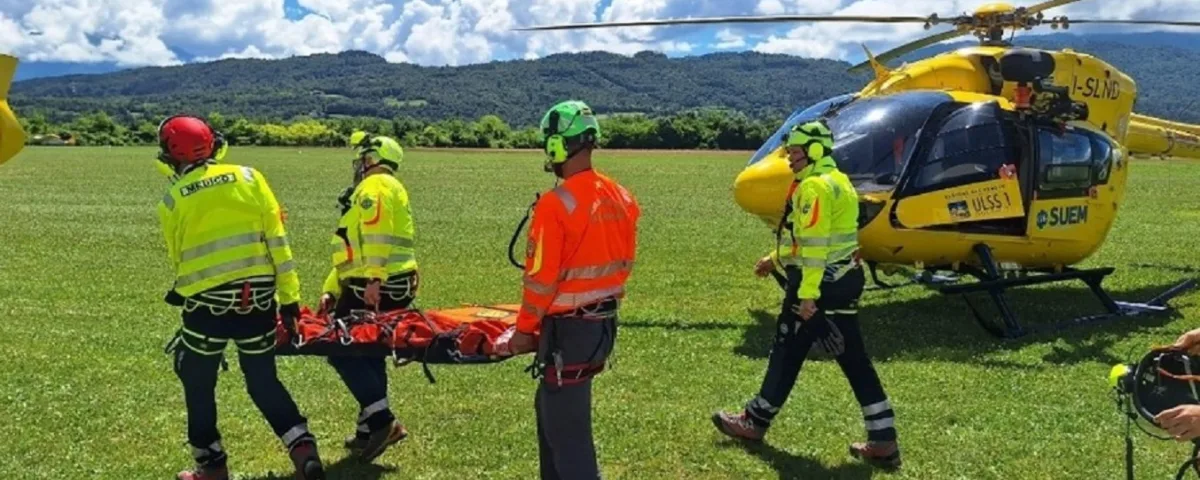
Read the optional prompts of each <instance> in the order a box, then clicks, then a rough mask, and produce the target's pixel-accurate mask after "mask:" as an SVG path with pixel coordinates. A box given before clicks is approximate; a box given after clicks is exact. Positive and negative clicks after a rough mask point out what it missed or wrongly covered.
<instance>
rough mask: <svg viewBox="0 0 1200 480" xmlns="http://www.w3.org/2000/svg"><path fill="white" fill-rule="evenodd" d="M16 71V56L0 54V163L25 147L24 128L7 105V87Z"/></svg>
mask: <svg viewBox="0 0 1200 480" xmlns="http://www.w3.org/2000/svg"><path fill="white" fill-rule="evenodd" d="M16 73H17V58H16V57H13V56H11V55H3V54H0V165H3V164H4V163H5V162H8V161H9V160H12V158H13V157H15V156H17V154H18V153H21V150H22V149H23V148H25V129H24V128H21V123H20V122H18V121H17V116H16V115H15V114H13V111H12V109H10V108H9V107H8V88H9V87H11V86H12V81H13V76H15V75H16Z"/></svg>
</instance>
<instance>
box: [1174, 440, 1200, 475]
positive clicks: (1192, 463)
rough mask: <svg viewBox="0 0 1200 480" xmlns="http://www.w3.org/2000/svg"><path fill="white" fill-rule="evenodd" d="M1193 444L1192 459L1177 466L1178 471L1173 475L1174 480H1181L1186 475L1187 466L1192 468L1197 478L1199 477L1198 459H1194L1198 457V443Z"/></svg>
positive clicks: (1199, 451) (1199, 465) (1199, 446)
mask: <svg viewBox="0 0 1200 480" xmlns="http://www.w3.org/2000/svg"><path fill="white" fill-rule="evenodd" d="M1193 443H1194V444H1195V446H1193V447H1192V457H1191V458H1189V459H1188V460H1187V461H1186V462H1183V465H1180V466H1179V471H1178V472H1176V473H1175V480H1183V475H1184V474H1186V473H1187V470H1188V467H1189V466H1190V467H1192V470H1194V471H1195V472H1196V475H1197V476H1200V458H1197V457H1196V456H1197V455H1200V442H1193Z"/></svg>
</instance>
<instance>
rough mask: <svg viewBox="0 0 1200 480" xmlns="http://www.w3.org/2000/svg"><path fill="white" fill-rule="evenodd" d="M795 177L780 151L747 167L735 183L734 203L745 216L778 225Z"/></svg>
mask: <svg viewBox="0 0 1200 480" xmlns="http://www.w3.org/2000/svg"><path fill="white" fill-rule="evenodd" d="M793 178H794V175H793V173H792V169H791V167H790V166H788V161H787V157H786V156H785V155H784V154H783V150H782V149H779V150H776V151H774V152H771V154H769V155H767V156H765V157H764V158H763V159H762V160H759V161H758V162H755V163H754V164H753V165H750V166H748V167H746V169H745V170H742V173H740V174H738V176H737V179H735V180H734V181H733V199H734V201H735V202H737V204H738V206H739V207H741V208H742V210H745V211H746V213H749V214H751V215H755V216H758V217H759V218H761V219H762V220H763V221H764V222H766V223H767V224H768V225H772V226H774V225H776V224H778V223H779V218H780V217H781V216H782V215H783V208H784V204H785V203H786V202H787V193H788V187H790V186H791V184H792V179H793Z"/></svg>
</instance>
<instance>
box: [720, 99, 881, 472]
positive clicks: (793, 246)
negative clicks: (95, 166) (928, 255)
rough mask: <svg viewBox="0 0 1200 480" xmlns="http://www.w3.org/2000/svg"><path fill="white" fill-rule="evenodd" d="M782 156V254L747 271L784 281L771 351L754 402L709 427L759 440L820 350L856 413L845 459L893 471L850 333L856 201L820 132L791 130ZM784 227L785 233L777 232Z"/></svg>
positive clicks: (871, 384) (859, 285)
mask: <svg viewBox="0 0 1200 480" xmlns="http://www.w3.org/2000/svg"><path fill="white" fill-rule="evenodd" d="M786 148H787V152H788V157H789V160H790V163H791V168H792V171H793V172H794V173H795V175H796V177H795V178H796V180H795V181H794V182H793V184H792V188H793V190H794V192H795V195H794V197H793V199H792V200H789V202H790V203H789V205H788V208H787V209H786V213H785V214H784V218H783V219H781V224H780V231H779V234H780V235H782V234H783V232H784V231H785V230H786V232H787V235H788V236H789V237H790V242H789V243H790V245H787V246H780V247H779V248H777V249H775V250H774V251H772V252H771V254H770V255H768V256H767V257H764V258H762V259H761V260H759V261H758V264H757V265H755V273H756V274H757V275H759V276H765V275H766V274H767V273H769V272H770V271H771V270H772V268H773V264H774V263H775V262H779V263H780V264H782V265H783V267H784V271H785V272H786V273H787V284H786V291H785V296H784V301H783V308H782V311H781V312H780V314H779V317H778V320H777V329H776V333H775V344H774V347H773V348H772V349H771V355H770V360H769V362H768V365H767V373H766V377H765V378H764V379H763V383H762V387H761V389H760V390H759V393H758V395H757V396H755V397H754V399H752V400H751V401H750V402H749V403H748V404H747V405H746V406H745V408H744V410H743V411H742V412H741V413H738V414H733V413H727V412H718V413H716V414H714V415H713V417H712V421H713V423H714V424H715V425H716V427H717V429H719V430H720V431H721V432H722V433H725V434H726V435H729V436H731V437H735V438H742V439H748V440H755V441H758V440H762V438H763V436H764V435H765V434H766V432H767V429H768V428H769V427H770V426H771V422H772V420H773V419H774V418H775V416H776V415H778V413H779V410H780V409H781V408H782V407H783V404H784V402H785V401H786V400H787V398H788V396H789V395H790V394H791V391H792V387H793V386H794V385H795V383H796V377H797V376H798V375H799V373H800V369H801V367H802V366H803V364H804V360H805V358H806V357H807V356H808V353H809V350H810V349H811V348H812V346H813V344H814V342H821V345H822V346H823V347H824V349H825V350H826V351H827V352H829V353H830V354H833V355H835V356H836V358H837V362H838V365H839V366H840V367H841V368H842V372H843V373H844V374H845V375H846V378H847V380H849V381H850V386H851V388H852V389H853V390H854V396H855V398H856V399H857V400H858V403H859V404H860V406H861V407H862V415H863V422H864V424H865V426H866V430H867V440H868V441H867V442H866V443H853V444H851V445H850V453H851V454H852V455H854V456H855V457H859V458H863V459H864V460H866V461H868V462H869V463H871V464H874V465H877V466H880V467H884V468H888V469H891V468H896V467H899V466H900V450H899V448H898V446H897V443H896V429H895V426H894V423H893V422H894V413H893V411H892V407H891V404H890V403H889V402H888V398H887V395H886V394H885V393H884V390H883V385H882V384H881V382H880V380H879V377H878V375H877V374H876V372H875V368H874V366H873V365H872V364H871V360H870V358H869V357H867V352H866V347H865V345H864V344H863V339H862V334H861V332H860V330H859V324H858V300H859V297H860V296H861V295H862V292H863V286H864V284H865V276H864V274H863V269H862V265H861V262H860V260H859V257H858V240H857V232H858V194H857V192H856V191H855V189H854V186H853V185H852V184H851V183H850V180H849V178H848V177H846V175H845V174H843V173H842V172H841V171H839V170H838V168H837V164H836V162H835V161H834V159H833V157H832V156H831V154H832V153H833V134H832V132H830V130H829V127H828V126H827V125H826V124H825V123H824V122H821V121H813V122H808V123H804V124H801V125H798V126H796V127H794V128H793V129H792V131H791V132H790V133H789V135H788V137H787V140H786ZM794 205H799V208H798V209H793V208H792V207H793V206H794ZM789 217H790V218H789ZM786 223H790V226H789V227H788V228H787V229H784V228H783V227H784V224H786Z"/></svg>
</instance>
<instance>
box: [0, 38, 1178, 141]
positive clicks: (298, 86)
mask: <svg viewBox="0 0 1200 480" xmlns="http://www.w3.org/2000/svg"><path fill="white" fill-rule="evenodd" d="M1189 37H1192V38H1195V37H1194V36H1189ZM1121 38H1133V37H1127V36H1102V37H1096V38H1090V37H1076V36H1065V35H1057V36H1054V35H1052V36H1040V37H1027V38H1026V39H1025V40H1021V39H1020V38H1018V42H1017V43H1018V44H1022V45H1028V46H1035V47H1054V48H1058V47H1063V46H1069V47H1071V48H1074V49H1076V50H1079V51H1084V52H1088V53H1092V54H1094V55H1097V56H1099V57H1101V58H1103V59H1105V60H1107V61H1109V62H1110V63H1112V64H1113V65H1115V66H1117V67H1118V68H1120V69H1122V70H1124V71H1126V72H1127V73H1129V74H1130V75H1131V76H1133V77H1134V78H1135V80H1137V81H1138V82H1139V88H1140V92H1141V98H1140V101H1139V104H1138V110H1139V111H1140V112H1143V113H1146V114H1150V115H1155V116H1160V117H1164V118H1171V119H1178V120H1181V121H1188V122H1196V123H1200V108H1197V107H1200V101H1197V100H1194V99H1196V98H1200V82H1196V81H1195V79H1196V78H1200V49H1197V48H1194V46H1188V45H1176V46H1171V45H1169V44H1164V43H1162V42H1152V41H1148V40H1147V39H1148V38H1150V36H1147V37H1146V38H1142V39H1141V40H1140V41H1124V40H1119V41H1118V40H1116V39H1121ZM1189 45H1190V44H1189ZM958 46H961V44H959V45H951V46H946V45H939V46H936V47H930V48H929V49H926V51H922V52H920V54H922V55H925V54H929V53H935V52H937V51H944V50H948V49H951V48H954V47H958ZM911 57H912V56H910V58H911ZM848 66H849V64H847V63H845V62H838V61H832V60H814V59H804V58H798V57H792V56H784V55H769V54H761V53H754V52H742V53H717V54H710V55H705V56H698V57H683V58H667V57H666V56H664V55H662V54H658V53H651V52H643V53H639V54H637V55H635V56H633V57H626V56H621V55H616V54H609V53H600V52H591V53H578V54H559V55H552V56H548V57H544V58H541V59H537V60H515V61H505V62H492V63H488V64H479V65H468V66H462V67H420V66H415V65H411V64H389V63H387V62H386V61H384V59H383V58H381V57H379V56H376V55H372V54H369V53H365V52H344V53H341V54H336V55H335V54H322V55H313V56H307V57H295V58H290V59H284V60H253V59H251V60H222V61H217V62H211V63H205V64H188V65H183V66H177V67H151V68H141V69H135V70H126V71H120V72H114V73H108V74H101V75H73V76H65V77H55V78H39V79H33V80H26V81H21V82H17V83H15V84H14V86H13V89H12V93H11V94H10V100H9V102H10V104H12V106H13V107H14V108H15V109H16V110H17V112H18V114H19V115H31V114H33V113H35V112H39V111H40V112H44V114H45V117H46V119H47V120H49V121H51V122H66V121H71V120H72V119H74V118H75V117H76V116H77V115H79V114H83V113H87V112H94V111H104V112H106V113H108V114H109V115H110V116H112V117H113V118H114V119H115V120H118V121H127V122H131V121H137V120H140V119H142V118H145V117H150V118H157V117H160V116H162V115H166V114H170V113H175V112H177V111H191V112H199V113H207V112H221V113H222V114H223V115H225V116H245V117H249V118H252V119H257V120H262V121H276V122H285V121H288V120H291V119H293V118H295V117H301V116H307V117H312V118H329V117H343V116H351V117H363V116H367V117H378V118H388V119H391V118H396V117H410V118H413V119H418V120H423V121H438V120H445V119H450V118H462V119H466V120H474V119H478V118H480V117H482V116H484V115H488V114H491V115H496V116H498V117H500V118H501V119H503V120H505V121H507V122H508V123H509V124H511V125H513V126H514V127H522V126H527V125H531V124H533V123H534V122H536V121H537V120H538V118H539V116H540V115H541V113H542V112H544V111H545V109H546V108H547V107H548V106H549V105H551V104H553V103H554V102H557V101H560V100H563V99H566V98H573V97H578V98H582V99H584V100H586V101H587V102H588V103H590V104H591V105H592V106H593V107H594V108H595V109H596V110H597V111H598V112H600V113H602V114H612V113H622V112H644V113H649V114H655V115H658V114H670V113H677V112H680V111H685V110H692V109H699V108H705V107H718V108H723V109H733V110H738V111H741V112H743V113H745V114H747V115H750V116H752V117H756V118H762V117H766V116H778V115H784V114H786V113H788V112H790V111H792V110H794V109H795V108H797V107H800V106H805V105H808V104H812V103H814V102H816V101H818V100H820V99H823V98H826V97H830V96H833V95H836V94H839V93H844V92H847V91H851V90H856V89H858V88H860V87H861V86H862V84H863V83H864V82H865V81H866V80H868V76H867V74H860V75H851V74H849V73H847V72H846V68H847V67H848Z"/></svg>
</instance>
